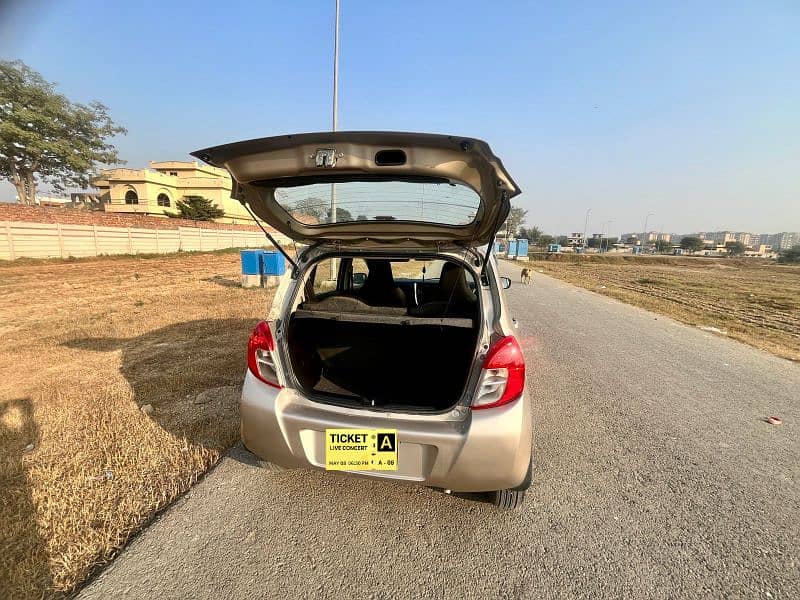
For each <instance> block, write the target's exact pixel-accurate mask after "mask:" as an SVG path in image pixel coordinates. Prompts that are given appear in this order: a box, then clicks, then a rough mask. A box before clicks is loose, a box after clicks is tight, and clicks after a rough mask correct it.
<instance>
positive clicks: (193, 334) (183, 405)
mask: <svg viewBox="0 0 800 600" xmlns="http://www.w3.org/2000/svg"><path fill="white" fill-rule="evenodd" d="M254 325H255V320H253V319H202V320H197V321H187V322H184V323H176V324H174V325H170V326H168V327H163V328H161V329H156V330H154V331H150V332H147V333H145V334H143V335H140V336H135V337H130V338H82V339H74V340H70V341H68V342H66V345H67V346H68V347H70V348H79V349H83V350H92V351H95V352H111V351H116V350H119V351H121V352H122V357H121V365H120V372H121V374H122V375H123V377H125V379H126V380H127V381H128V383H129V385H130V387H131V389H132V390H133V400H134V401H135V402H136V404H137V405H138V406H139V407H148V405H149V407H152V412H150V416H151V417H152V418H153V419H154V420H155V421H156V422H157V423H158V424H159V425H160V426H161V427H163V428H164V429H165V430H167V431H168V432H170V433H172V434H174V435H176V436H180V437H185V438H186V439H187V440H188V441H189V442H191V443H193V444H199V445H202V446H205V447H208V448H215V449H225V448H228V447H230V446H231V445H232V444H233V443H235V441H236V440H237V439H238V429H239V411H238V400H239V392H240V390H241V384H242V379H243V376H244V371H245V368H246V354H245V352H246V348H247V338H248V336H249V334H250V332H251V330H252V328H253V326H254ZM145 410H147V411H148V412H149V411H150V409H149V408H146V409H145Z"/></svg>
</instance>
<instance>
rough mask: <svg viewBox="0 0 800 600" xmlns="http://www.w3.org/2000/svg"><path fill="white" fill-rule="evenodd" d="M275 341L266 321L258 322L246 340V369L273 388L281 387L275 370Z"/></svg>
mask: <svg viewBox="0 0 800 600" xmlns="http://www.w3.org/2000/svg"><path fill="white" fill-rule="evenodd" d="M273 352H275V341H274V340H273V339H272V332H271V331H270V330H269V325H268V324H267V323H266V321H260V322H259V323H258V325H256V327H255V329H253V333H251V334H250V339H249V340H247V368H249V369H250V372H251V373H252V374H253V375H255V376H256V377H258V378H259V379H260V380H261V381H263V382H264V383H266V384H269V385H271V386H273V387H276V388H280V387H282V386H281V384H280V383H278V373H277V371H276V370H275V359H274V358H273V356H272V353H273Z"/></svg>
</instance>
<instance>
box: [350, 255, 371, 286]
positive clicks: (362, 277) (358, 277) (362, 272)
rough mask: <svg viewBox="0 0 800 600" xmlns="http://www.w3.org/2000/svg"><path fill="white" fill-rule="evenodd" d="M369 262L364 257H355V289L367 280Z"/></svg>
mask: <svg viewBox="0 0 800 600" xmlns="http://www.w3.org/2000/svg"><path fill="white" fill-rule="evenodd" d="M367 273H368V269H367V262H366V261H365V260H364V259H363V258H354V259H353V289H354V290H357V289H359V288H360V287H361V286H362V285H364V282H365V281H366V280H367Z"/></svg>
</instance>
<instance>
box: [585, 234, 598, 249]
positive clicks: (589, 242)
mask: <svg viewBox="0 0 800 600" xmlns="http://www.w3.org/2000/svg"><path fill="white" fill-rule="evenodd" d="M586 245H587V246H589V248H599V247H600V238H599V237H594V236H592V237H590V238H589V239H588V240H587V241H586Z"/></svg>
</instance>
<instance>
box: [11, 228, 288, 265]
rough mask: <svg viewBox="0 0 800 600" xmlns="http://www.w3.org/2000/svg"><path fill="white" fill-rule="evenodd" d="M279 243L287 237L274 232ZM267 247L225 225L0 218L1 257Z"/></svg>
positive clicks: (255, 234) (260, 238)
mask: <svg viewBox="0 0 800 600" xmlns="http://www.w3.org/2000/svg"><path fill="white" fill-rule="evenodd" d="M272 235H273V237H275V239H276V240H277V241H278V242H280V243H286V242H288V241H289V240H288V238H286V236H283V235H281V234H277V233H273V234H272ZM265 245H269V241H268V240H267V238H266V237H265V236H264V234H263V233H262V232H261V231H240V230H229V229H201V228H200V227H178V228H177V229H140V228H138V227H102V226H100V225H66V224H61V223H28V222H25V221H0V259H6V260H14V259H15V258H22V257H28V258H69V257H70V256H75V257H79V256H98V255H100V254H165V253H169V252H178V251H189V250H205V251H207V250H219V249H222V248H257V247H262V246H265Z"/></svg>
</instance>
